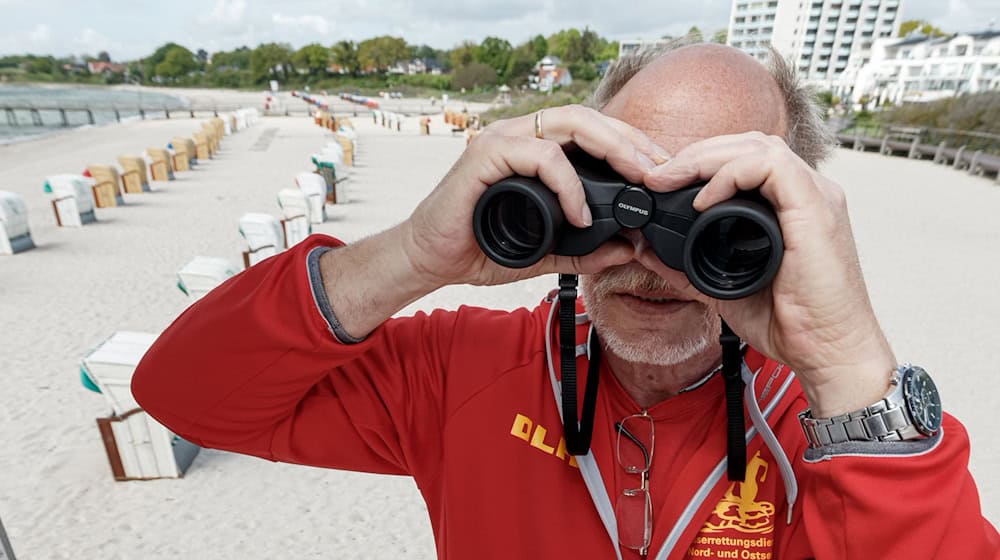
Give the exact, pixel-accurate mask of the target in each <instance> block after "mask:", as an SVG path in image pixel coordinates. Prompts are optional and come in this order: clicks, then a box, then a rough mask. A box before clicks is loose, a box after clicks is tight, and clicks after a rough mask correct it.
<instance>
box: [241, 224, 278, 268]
mask: <svg viewBox="0 0 1000 560" xmlns="http://www.w3.org/2000/svg"><path fill="white" fill-rule="evenodd" d="M240 235H241V236H242V237H243V265H244V266H245V267H246V268H250V267H251V266H253V265H255V264H257V263H259V262H260V261H262V260H264V259H266V258H268V257H270V256H272V255H277V254H278V253H279V252H281V249H282V247H284V243H283V241H284V239H283V238H284V233H283V232H282V231H281V224H280V223H278V220H277V218H275V217H274V216H272V215H270V214H257V213H252V212H251V213H249V214H243V216H242V217H241V218H240Z"/></svg>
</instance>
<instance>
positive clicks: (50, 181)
mask: <svg viewBox="0 0 1000 560" xmlns="http://www.w3.org/2000/svg"><path fill="white" fill-rule="evenodd" d="M106 184H107V183H105V185H106ZM104 190H106V189H104ZM45 192H46V193H48V194H49V195H50V196H51V197H52V199H51V202H52V211H53V212H55V215H56V225H58V226H59V227H80V226H82V225H84V224H89V223H93V222H96V221H97V215H96V214H95V213H94V207H95V199H96V198H97V197H98V196H99V195H100V194H101V191H99V190H98V189H97V185H96V184H95V183H94V181H93V179H90V178H87V177H84V176H83V175H52V176H50V177H48V178H46V180H45ZM104 196H105V197H107V194H106V193H104ZM110 198H111V199H112V200H113V198H114V197H110Z"/></svg>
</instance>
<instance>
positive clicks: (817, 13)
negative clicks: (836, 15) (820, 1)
mask: <svg viewBox="0 0 1000 560" xmlns="http://www.w3.org/2000/svg"><path fill="white" fill-rule="evenodd" d="M822 13H823V8H816V9H814V10H813V11H811V12H809V16H810V17H819V16H820V14H822Z"/></svg>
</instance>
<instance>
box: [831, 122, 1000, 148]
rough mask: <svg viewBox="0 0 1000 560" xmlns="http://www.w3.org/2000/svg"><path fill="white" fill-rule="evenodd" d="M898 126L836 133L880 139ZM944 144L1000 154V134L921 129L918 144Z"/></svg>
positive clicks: (877, 125)
mask: <svg viewBox="0 0 1000 560" xmlns="http://www.w3.org/2000/svg"><path fill="white" fill-rule="evenodd" d="M902 127H903V125H898V124H891V123H890V124H880V123H863V124H860V125H856V124H855V125H851V126H848V127H847V128H845V129H844V130H841V131H840V132H838V136H854V135H855V134H858V135H860V136H863V137H867V138H882V137H884V136H885V135H886V134H888V133H889V130H890V129H898V128H902ZM941 142H944V143H945V144H946V145H948V146H951V147H955V148H957V147H961V146H965V147H966V149H967V150H970V151H976V150H982V151H984V152H987V153H992V154H1000V134H990V133H987V132H975V131H968V130H955V129H952V128H921V134H920V143H922V144H939V143H941Z"/></svg>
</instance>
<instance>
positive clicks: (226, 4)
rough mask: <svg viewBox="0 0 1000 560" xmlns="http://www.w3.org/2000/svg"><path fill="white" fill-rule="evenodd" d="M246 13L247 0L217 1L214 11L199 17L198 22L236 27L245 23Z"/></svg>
mask: <svg viewBox="0 0 1000 560" xmlns="http://www.w3.org/2000/svg"><path fill="white" fill-rule="evenodd" d="M246 11H247V2H246V0H215V6H214V7H213V8H212V10H211V11H209V12H206V13H204V14H202V15H201V16H199V17H198V22H199V23H220V24H223V25H236V24H239V23H240V22H242V21H243V15H244V14H245V13H246Z"/></svg>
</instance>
